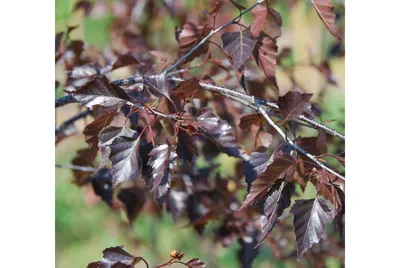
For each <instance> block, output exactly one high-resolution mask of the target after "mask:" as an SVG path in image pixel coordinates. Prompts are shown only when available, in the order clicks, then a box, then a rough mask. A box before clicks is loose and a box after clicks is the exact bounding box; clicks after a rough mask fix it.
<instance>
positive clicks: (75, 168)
mask: <svg viewBox="0 0 400 268" xmlns="http://www.w3.org/2000/svg"><path fill="white" fill-rule="evenodd" d="M56 168H69V169H73V170H79V171H88V172H95V171H96V170H97V169H96V168H94V167H85V166H75V165H70V164H56Z"/></svg>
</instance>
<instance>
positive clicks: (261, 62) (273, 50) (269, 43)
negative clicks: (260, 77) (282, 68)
mask: <svg viewBox="0 0 400 268" xmlns="http://www.w3.org/2000/svg"><path fill="white" fill-rule="evenodd" d="M277 55H278V46H277V45H276V42H275V41H273V40H271V39H270V38H269V37H268V36H266V35H265V34H263V33H261V37H260V41H258V42H257V44H256V46H255V48H254V50H253V57H254V59H255V60H256V63H257V65H258V67H259V68H260V69H261V70H262V71H263V72H264V74H265V76H266V77H267V79H268V81H269V82H270V83H271V84H272V85H273V87H274V90H275V91H277V92H278V84H277V82H276V77H275V68H276V57H277Z"/></svg>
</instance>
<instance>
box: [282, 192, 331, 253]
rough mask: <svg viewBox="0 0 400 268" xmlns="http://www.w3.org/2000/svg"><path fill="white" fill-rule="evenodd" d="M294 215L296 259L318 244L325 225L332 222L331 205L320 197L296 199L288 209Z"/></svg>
mask: <svg viewBox="0 0 400 268" xmlns="http://www.w3.org/2000/svg"><path fill="white" fill-rule="evenodd" d="M290 212H292V214H293V215H294V220H293V225H294V232H295V234H296V247H297V259H298V260H300V258H301V256H302V255H303V254H304V253H305V252H306V251H307V250H308V249H310V248H311V247H312V246H313V245H314V244H318V242H319V240H320V239H321V237H322V235H323V234H324V233H325V225H326V224H328V223H330V222H332V220H333V211H332V208H331V205H330V204H329V203H328V201H326V200H325V199H324V198H322V197H318V198H315V199H308V200H296V201H295V203H294V205H293V207H292V209H291V210H290Z"/></svg>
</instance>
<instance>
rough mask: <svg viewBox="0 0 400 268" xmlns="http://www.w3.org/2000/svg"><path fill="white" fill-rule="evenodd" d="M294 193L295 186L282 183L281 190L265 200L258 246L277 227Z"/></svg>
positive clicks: (272, 193)
mask: <svg viewBox="0 0 400 268" xmlns="http://www.w3.org/2000/svg"><path fill="white" fill-rule="evenodd" d="M294 191H295V187H294V184H292V183H287V182H282V183H281V184H280V185H279V188H278V189H277V190H275V191H273V192H271V193H270V194H269V195H268V197H267V198H266V199H265V202H264V208H263V215H261V217H260V222H261V236H260V238H259V239H258V244H257V246H260V245H261V243H262V242H263V241H264V239H265V238H267V236H268V234H269V232H270V231H271V230H272V228H273V227H274V225H275V222H276V219H278V218H279V216H281V215H282V213H283V211H284V210H285V209H286V208H287V207H289V206H290V198H291V197H292V195H293V193H294Z"/></svg>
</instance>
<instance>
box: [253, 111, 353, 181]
mask: <svg viewBox="0 0 400 268" xmlns="http://www.w3.org/2000/svg"><path fill="white" fill-rule="evenodd" d="M256 106H257V108H258V111H259V112H260V113H261V114H262V115H263V116H264V117H265V119H267V121H268V123H269V124H270V125H271V126H272V127H273V128H275V130H276V131H277V132H278V133H279V134H280V135H281V136H282V137H283V138H284V139H285V140H286V141H288V142H289V144H290V145H291V146H292V147H293V148H294V149H295V150H297V151H298V152H300V153H301V154H303V155H305V156H307V157H308V158H309V159H310V160H311V161H313V162H314V163H316V164H317V165H318V166H320V167H321V168H323V169H325V170H326V171H328V172H330V173H332V174H333V175H335V176H337V177H339V178H341V179H342V180H345V178H344V177H343V176H342V175H340V174H339V173H337V172H336V171H334V170H332V169H330V168H329V167H327V166H325V165H324V164H322V163H321V162H320V161H319V160H318V159H317V158H315V156H313V155H311V154H310V153H308V152H306V151H305V150H304V149H302V148H300V147H299V146H297V145H296V144H295V143H294V142H293V141H291V140H290V139H288V138H287V136H286V135H285V133H283V131H282V129H280V128H279V127H278V126H277V125H276V124H275V122H274V121H272V119H271V117H269V115H268V114H267V113H266V111H265V110H264V108H263V107H261V106H260V105H257V104H256Z"/></svg>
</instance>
